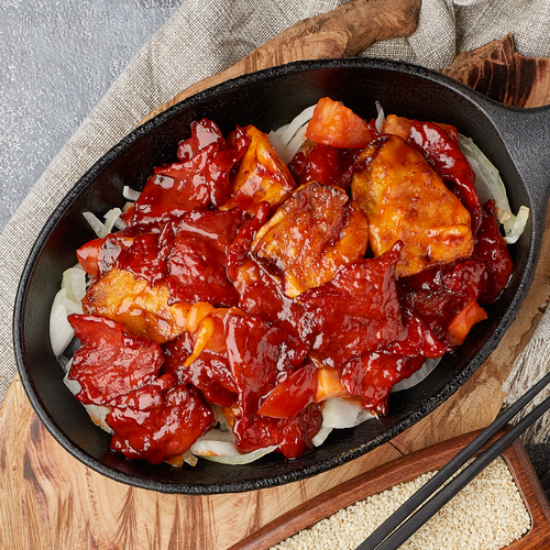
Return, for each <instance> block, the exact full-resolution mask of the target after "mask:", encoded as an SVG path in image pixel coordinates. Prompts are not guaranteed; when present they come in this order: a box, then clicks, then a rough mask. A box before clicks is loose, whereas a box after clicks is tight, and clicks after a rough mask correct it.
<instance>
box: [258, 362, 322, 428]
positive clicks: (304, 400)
mask: <svg viewBox="0 0 550 550" xmlns="http://www.w3.org/2000/svg"><path fill="white" fill-rule="evenodd" d="M316 393H317V367H316V366H315V365H314V364H312V363H309V364H307V365H304V366H302V367H300V368H299V369H298V370H296V371H294V372H293V373H292V374H290V375H288V376H287V377H286V378H284V379H283V380H280V381H278V382H277V386H276V387H275V389H274V390H273V391H272V392H271V393H270V394H269V395H268V396H267V397H266V398H265V400H264V401H263V403H262V406H261V407H260V409H259V410H258V414H259V415H261V416H269V417H271V418H289V417H291V416H294V415H296V414H298V413H299V412H300V411H301V410H302V409H305V408H306V407H307V406H308V405H309V404H310V403H313V400H314V399H315V395H316Z"/></svg>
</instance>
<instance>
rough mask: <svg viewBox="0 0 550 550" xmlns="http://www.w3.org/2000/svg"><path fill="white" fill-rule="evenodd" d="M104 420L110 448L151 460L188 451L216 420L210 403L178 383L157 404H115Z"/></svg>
mask: <svg viewBox="0 0 550 550" xmlns="http://www.w3.org/2000/svg"><path fill="white" fill-rule="evenodd" d="M106 421H107V424H108V425H109V426H110V427H111V428H112V429H113V430H114V432H115V433H114V435H113V438H112V440H111V449H113V450H114V451H118V452H120V453H122V454H123V455H124V456H126V457H127V458H140V459H143V460H147V461H148V462H150V463H151V464H160V463H161V462H163V461H164V460H166V459H167V458H170V457H172V456H176V455H180V454H182V453H184V452H186V451H188V450H189V448H190V447H191V445H192V444H193V443H194V442H195V441H196V440H197V439H198V438H199V437H200V436H201V435H202V434H203V433H205V432H206V431H208V430H209V429H210V428H211V427H212V426H214V424H215V422H216V421H215V419H214V414H213V413H212V410H211V409H210V407H209V406H208V405H207V404H206V403H205V402H204V401H203V400H202V399H201V398H200V397H198V396H196V395H193V393H192V392H191V391H190V390H189V389H187V388H186V387H185V386H182V385H179V386H176V387H175V388H172V389H171V390H169V391H167V392H166V394H165V395H164V400H163V403H162V404H161V405H158V406H154V407H151V408H148V409H146V410H138V409H134V408H131V407H128V408H117V407H115V408H113V409H112V410H111V411H110V413H109V414H108V415H107V418H106Z"/></svg>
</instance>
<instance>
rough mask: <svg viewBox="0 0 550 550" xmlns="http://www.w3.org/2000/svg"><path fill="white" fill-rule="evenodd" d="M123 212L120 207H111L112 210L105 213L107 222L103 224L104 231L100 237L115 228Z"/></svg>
mask: <svg viewBox="0 0 550 550" xmlns="http://www.w3.org/2000/svg"><path fill="white" fill-rule="evenodd" d="M121 214H122V210H121V209H120V208H111V210H109V211H108V212H107V213H106V214H105V216H104V219H105V224H104V225H103V231H102V232H101V235H100V237H106V236H107V235H108V234H109V233H110V232H111V231H112V230H113V227H115V224H116V222H117V221H118V219H119V218H120V215H121Z"/></svg>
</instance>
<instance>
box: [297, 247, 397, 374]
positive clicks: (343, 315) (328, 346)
mask: <svg viewBox="0 0 550 550" xmlns="http://www.w3.org/2000/svg"><path fill="white" fill-rule="evenodd" d="M401 248H402V243H401V242H398V243H396V244H395V245H394V246H393V248H391V249H390V250H389V251H388V252H386V253H385V254H383V255H382V256H380V257H379V258H376V259H366V260H361V261H359V262H356V263H354V264H351V265H350V266H348V267H345V268H343V269H341V270H340V271H339V272H338V274H337V275H336V276H335V277H334V279H332V281H330V282H328V283H326V284H325V285H323V286H321V287H318V288H314V289H311V290H308V291H307V292H304V293H303V294H300V295H299V296H298V297H297V298H296V301H297V302H298V303H300V304H301V305H302V306H303V307H304V310H305V313H304V315H303V316H302V318H301V320H300V334H301V335H302V339H303V340H304V341H310V340H311V339H312V338H313V339H314V343H313V346H312V355H314V356H315V358H317V359H319V360H320V361H321V362H323V363H324V364H325V365H326V366H329V367H336V368H339V367H341V366H343V364H344V363H346V362H347V361H348V360H349V359H350V358H351V357H352V356H354V355H362V354H364V353H366V352H369V351H374V350H377V349H380V348H382V347H384V346H386V345H388V344H390V343H391V342H394V341H396V340H400V339H403V337H404V335H405V327H404V325H403V318H402V314H401V308H400V305H399V299H398V296H397V287H396V284H395V265H396V264H397V261H398V260H399V254H400V250H401Z"/></svg>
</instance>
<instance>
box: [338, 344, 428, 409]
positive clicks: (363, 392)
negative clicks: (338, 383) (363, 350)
mask: <svg viewBox="0 0 550 550" xmlns="http://www.w3.org/2000/svg"><path fill="white" fill-rule="evenodd" d="M424 361H425V358H424V357H422V356H417V357H403V356H400V355H395V354H392V353H386V352H385V351H381V352H375V353H369V354H365V355H363V356H361V357H354V358H353V359H351V360H350V361H349V362H348V363H347V364H346V366H345V367H344V369H343V372H342V384H343V385H344V387H345V388H346V390H347V391H348V392H349V393H350V394H351V395H355V396H358V397H361V398H362V405H363V407H365V409H372V410H374V411H375V412H377V413H379V414H386V413H387V412H388V398H389V395H390V393H391V389H392V388H393V386H394V385H395V384H397V383H398V382H399V381H401V380H403V379H404V378H408V377H409V376H410V375H411V374H412V373H413V372H415V371H417V370H418V369H419V368H420V367H421V366H422V364H423V363H424Z"/></svg>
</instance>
